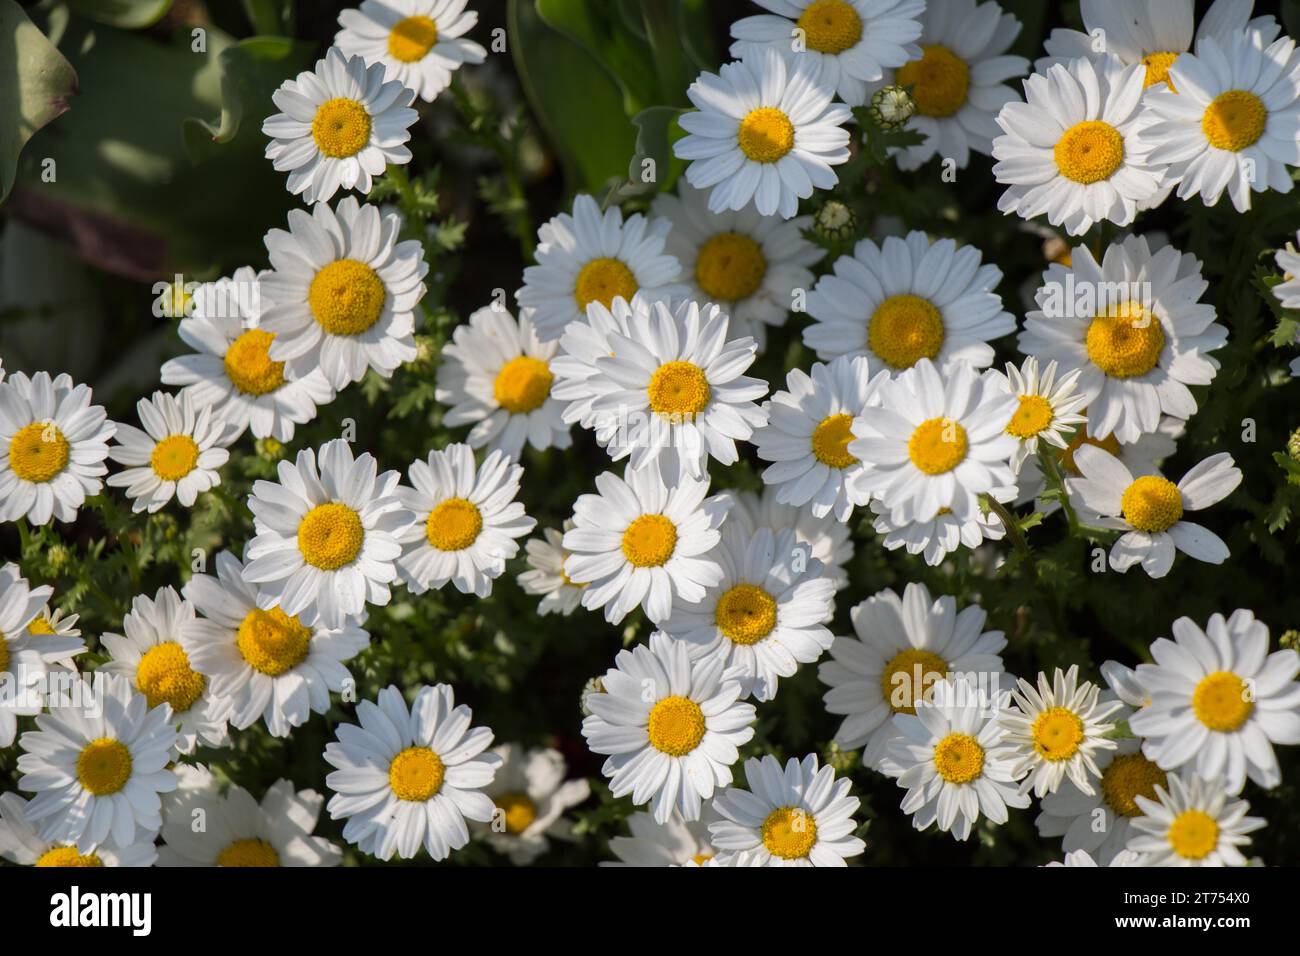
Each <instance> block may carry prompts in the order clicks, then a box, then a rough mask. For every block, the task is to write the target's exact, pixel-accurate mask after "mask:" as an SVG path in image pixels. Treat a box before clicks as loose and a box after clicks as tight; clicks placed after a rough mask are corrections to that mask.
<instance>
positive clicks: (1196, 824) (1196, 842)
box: [1169, 810, 1219, 860]
mask: <svg viewBox="0 0 1300 956" xmlns="http://www.w3.org/2000/svg"><path fill="white" fill-rule="evenodd" d="M1169 845H1170V846H1171V847H1173V849H1174V852H1175V853H1177V854H1178V855H1179V856H1181V857H1182V858H1183V859H1185V860H1203V859H1205V857H1207V856H1209V855H1210V854H1211V853H1212V852H1213V851H1214V848H1215V847H1217V846H1218V845H1219V824H1218V823H1217V822H1216V821H1215V819H1214V817H1212V816H1210V815H1209V814H1208V813H1206V812H1205V811H1204V810H1184V811H1183V812H1182V813H1180V814H1178V816H1176V817H1174V822H1173V823H1171V824H1169Z"/></svg>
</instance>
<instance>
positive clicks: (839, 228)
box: [813, 199, 858, 242]
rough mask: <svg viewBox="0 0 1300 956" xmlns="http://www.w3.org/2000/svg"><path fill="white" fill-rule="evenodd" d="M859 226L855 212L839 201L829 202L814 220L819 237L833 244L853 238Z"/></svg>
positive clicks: (815, 230)
mask: <svg viewBox="0 0 1300 956" xmlns="http://www.w3.org/2000/svg"><path fill="white" fill-rule="evenodd" d="M857 225H858V223H857V217H856V216H854V215H853V210H852V209H850V208H849V207H848V206H846V205H845V204H844V203H842V202H840V201H839V200H838V199H831V200H828V201H827V202H826V203H825V204H824V205H823V206H822V208H821V209H819V210H817V215H816V217H815V218H814V219H813V231H814V232H815V233H816V234H817V236H818V237H819V238H821V239H825V240H829V241H832V242H842V241H843V240H845V239H850V238H852V236H853V233H854V232H855V231H857Z"/></svg>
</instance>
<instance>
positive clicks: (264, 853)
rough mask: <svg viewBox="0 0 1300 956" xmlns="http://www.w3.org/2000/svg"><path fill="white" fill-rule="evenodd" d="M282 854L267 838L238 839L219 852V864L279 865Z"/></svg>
mask: <svg viewBox="0 0 1300 956" xmlns="http://www.w3.org/2000/svg"><path fill="white" fill-rule="evenodd" d="M279 865H280V854H279V853H276V852H275V847H273V846H271V844H269V843H267V842H266V841H265V840H256V839H248V840H236V841H235V842H234V843H232V844H230V846H228V847H226V848H225V849H224V850H222V851H221V852H220V853H218V854H217V866H263V867H265V866H279Z"/></svg>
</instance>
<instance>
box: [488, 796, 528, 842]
mask: <svg viewBox="0 0 1300 956" xmlns="http://www.w3.org/2000/svg"><path fill="white" fill-rule="evenodd" d="M496 803H497V809H498V810H500V811H501V812H502V813H503V814H504V816H505V824H506V832H507V833H511V834H519V833H523V832H524V831H525V830H527V829H528V828H529V827H530V826H532V824H533V821H534V820H536V819H537V804H535V803H533V801H532V799H531V798H530V797H529V796H528V794H526V793H503V794H502V795H501V796H499V797H497V800H496Z"/></svg>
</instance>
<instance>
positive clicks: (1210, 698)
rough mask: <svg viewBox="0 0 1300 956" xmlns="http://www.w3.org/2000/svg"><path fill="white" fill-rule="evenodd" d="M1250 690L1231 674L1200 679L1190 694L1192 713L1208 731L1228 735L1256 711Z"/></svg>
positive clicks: (1216, 672)
mask: <svg viewBox="0 0 1300 956" xmlns="http://www.w3.org/2000/svg"><path fill="white" fill-rule="evenodd" d="M1249 691H1250V688H1249V686H1248V685H1247V684H1246V682H1245V681H1244V680H1242V679H1241V678H1240V677H1238V676H1237V675H1236V674H1234V673H1232V672H1231V671H1215V672H1214V673H1213V674H1209V675H1207V676H1205V677H1203V678H1201V682H1200V683H1199V684H1197V685H1196V690H1195V691H1193V692H1192V710H1193V711H1194V712H1195V714H1196V717H1197V719H1199V720H1200V722H1201V723H1203V724H1204V725H1205V726H1206V727H1209V728H1210V729H1211V730H1217V731H1220V732H1221V733H1225V734H1226V733H1231V732H1232V731H1234V730H1236V729H1237V728H1239V727H1240V726H1241V725H1242V724H1244V723H1245V722H1246V720H1247V718H1249V717H1250V715H1251V714H1252V713H1253V712H1254V710H1255V702H1254V701H1253V700H1251V695H1250V693H1249Z"/></svg>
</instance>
